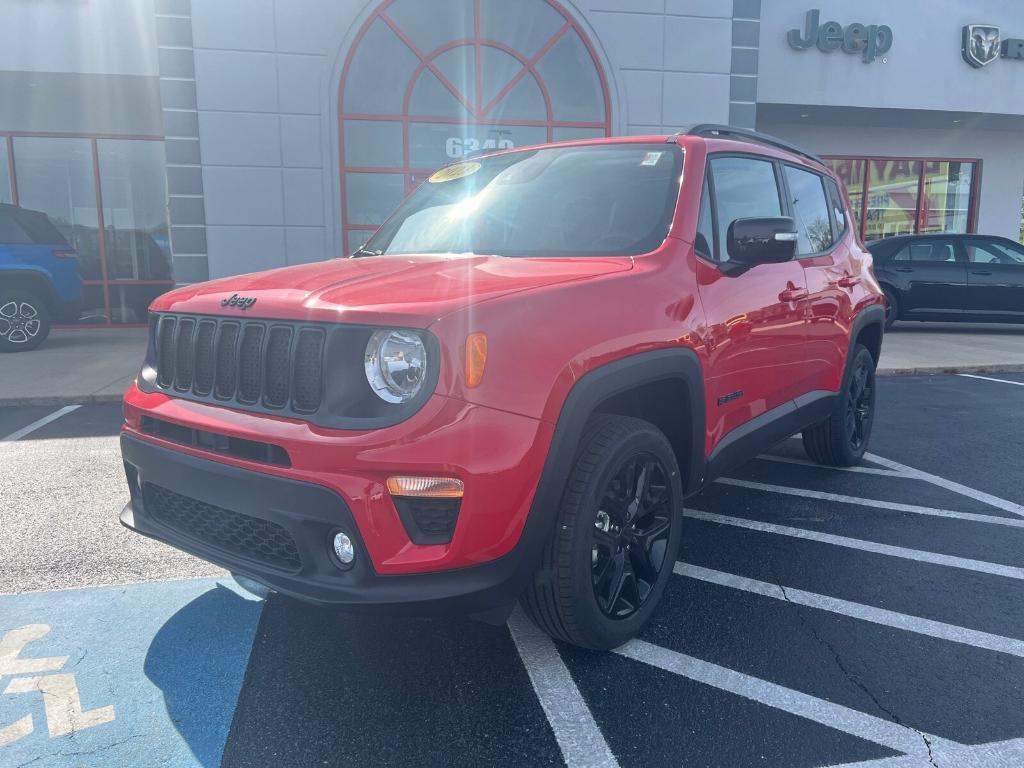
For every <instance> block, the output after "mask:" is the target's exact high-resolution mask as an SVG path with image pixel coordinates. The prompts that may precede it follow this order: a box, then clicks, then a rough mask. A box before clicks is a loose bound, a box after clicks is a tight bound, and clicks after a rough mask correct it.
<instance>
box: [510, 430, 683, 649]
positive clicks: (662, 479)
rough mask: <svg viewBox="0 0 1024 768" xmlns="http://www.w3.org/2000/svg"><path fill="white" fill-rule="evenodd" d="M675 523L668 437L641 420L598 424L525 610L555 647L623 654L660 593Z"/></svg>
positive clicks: (676, 481) (672, 555)
mask: <svg viewBox="0 0 1024 768" xmlns="http://www.w3.org/2000/svg"><path fill="white" fill-rule="evenodd" d="M682 519H683V489H682V481H681V478H680V473H679V466H678V463H677V462H676V457H675V453H674V451H673V450H672V446H671V444H669V442H668V439H667V438H666V437H665V435H664V434H663V433H662V432H661V431H660V430H659V429H658V428H657V427H655V426H654V425H653V424H651V423H649V422H646V421H642V420H640V419H634V418H629V417H626V416H610V415H598V416H595V417H594V418H593V419H591V421H590V422H589V423H588V424H587V427H586V429H585V430H584V434H583V439H582V441H581V444H580V449H579V453H578V454H577V460H576V464H575V466H574V467H573V469H572V471H571V473H570V475H569V479H568V483H567V485H566V491H565V495H564V496H563V499H562V505H561V508H560V510H559V512H558V519H557V524H556V526H555V529H554V531H553V532H552V536H551V539H550V540H549V541H548V542H547V544H546V545H545V547H544V551H543V553H542V555H541V562H540V564H539V566H538V568H537V571H536V573H535V574H534V577H533V579H532V581H531V583H530V586H529V587H528V588H527V590H526V592H525V593H524V595H523V597H522V598H521V602H522V606H523V609H524V610H525V611H526V613H527V615H528V616H529V617H530V618H531V619H532V620H533V621H534V623H535V624H537V626H539V627H540V628H541V629H542V630H544V631H545V632H547V633H548V634H549V635H551V636H552V637H553V638H555V639H557V640H563V641H565V642H567V643H572V644H573V645H578V646H582V647H584V648H593V649H597V650H609V649H611V648H615V647H617V646H619V645H622V644H623V643H624V642H626V641H627V640H629V639H630V638H632V637H634V636H635V635H636V634H637V633H638V632H639V631H640V629H641V628H642V627H643V626H644V624H646V623H647V621H648V620H649V619H650V618H651V615H652V614H653V613H654V610H655V608H656V606H657V604H658V601H659V600H660V599H661V596H662V593H663V592H664V591H665V586H666V585H667V584H668V580H669V579H670V578H671V575H672V567H673V565H674V564H675V560H676V553H677V552H678V551H679V539H680V535H681V532H682Z"/></svg>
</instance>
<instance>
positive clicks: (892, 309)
mask: <svg viewBox="0 0 1024 768" xmlns="http://www.w3.org/2000/svg"><path fill="white" fill-rule="evenodd" d="M882 293H884V294H885V330H887V331H888V330H889V329H890V328H892V325H893V323H895V322H896V321H897V320H898V319H899V316H900V300H899V297H897V296H896V291H894V290H893V289H892V288H883V289H882Z"/></svg>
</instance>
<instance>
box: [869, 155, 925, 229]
mask: <svg viewBox="0 0 1024 768" xmlns="http://www.w3.org/2000/svg"><path fill="white" fill-rule="evenodd" d="M920 176H921V163H920V161H911V160H872V161H871V162H869V163H868V214H867V223H866V225H865V234H864V238H865V239H866V240H877V239H879V238H882V237H891V236H892V235H910V234H913V233H914V231H915V227H916V223H917V193H918V185H919V183H920Z"/></svg>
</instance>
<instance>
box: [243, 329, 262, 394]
mask: <svg viewBox="0 0 1024 768" xmlns="http://www.w3.org/2000/svg"><path fill="white" fill-rule="evenodd" d="M262 350H263V326H262V325H253V324H252V323H246V324H245V328H244V330H243V331H242V346H241V349H240V351H239V353H238V358H239V359H238V400H239V402H242V403H245V404H246V405H252V404H253V403H255V402H256V401H257V400H259V399H260V389H261V387H260V383H261V382H260V372H261V371H262V370H263V359H262V355H261V352H262Z"/></svg>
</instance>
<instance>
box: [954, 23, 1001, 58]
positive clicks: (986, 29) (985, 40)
mask: <svg viewBox="0 0 1024 768" xmlns="http://www.w3.org/2000/svg"><path fill="white" fill-rule="evenodd" d="M961 52H962V53H963V56H964V61H966V62H967V63H968V64H970V65H971V66H972V67H975V68H978V69H980V68H981V67H984V66H985V65H986V64H991V63H992V62H993V61H995V60H996V59H998V58H999V27H995V26H992V25H991V24H968V25H967V26H966V27H964V42H963V47H962V50H961Z"/></svg>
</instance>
